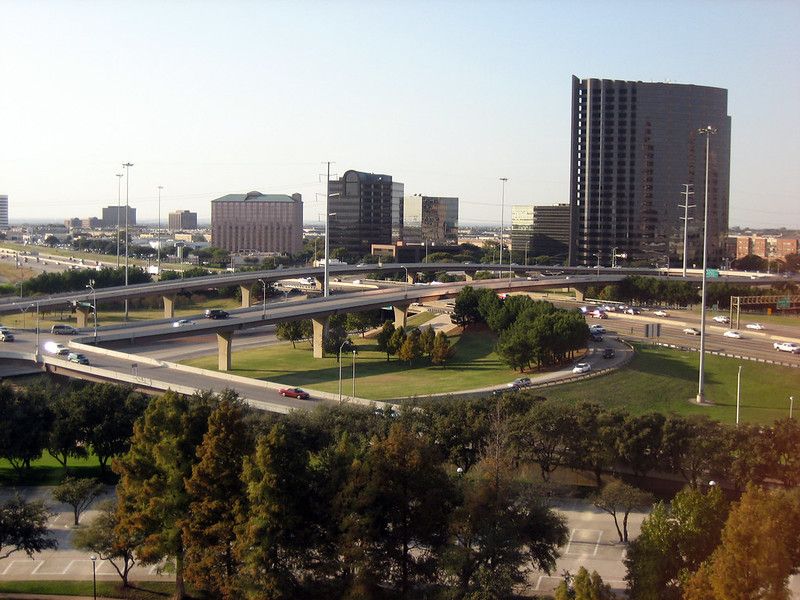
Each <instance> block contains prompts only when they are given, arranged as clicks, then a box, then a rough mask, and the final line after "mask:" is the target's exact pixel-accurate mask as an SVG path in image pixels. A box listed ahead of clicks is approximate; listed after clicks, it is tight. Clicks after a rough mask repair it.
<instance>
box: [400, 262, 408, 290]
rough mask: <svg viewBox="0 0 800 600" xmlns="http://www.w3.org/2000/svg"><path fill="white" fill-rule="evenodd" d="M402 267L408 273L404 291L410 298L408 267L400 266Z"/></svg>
mask: <svg viewBox="0 0 800 600" xmlns="http://www.w3.org/2000/svg"><path fill="white" fill-rule="evenodd" d="M400 267H401V268H402V269H403V270H404V271H405V272H406V283H405V285H404V286H403V291H404V292H405V293H406V296H408V267H406V266H405V265H400Z"/></svg>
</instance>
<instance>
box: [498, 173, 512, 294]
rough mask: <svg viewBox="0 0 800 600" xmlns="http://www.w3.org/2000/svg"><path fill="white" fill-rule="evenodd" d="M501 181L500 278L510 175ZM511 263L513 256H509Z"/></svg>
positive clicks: (501, 274) (501, 275)
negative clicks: (507, 188) (507, 184)
mask: <svg viewBox="0 0 800 600" xmlns="http://www.w3.org/2000/svg"><path fill="white" fill-rule="evenodd" d="M500 181H501V182H502V183H501V184H500V190H501V191H500V278H501V279H502V278H503V235H504V233H505V211H506V181H508V177H501V178H500ZM508 262H509V264H510V263H511V257H510V256H509V257H508Z"/></svg>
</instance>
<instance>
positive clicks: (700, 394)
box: [697, 125, 717, 404]
mask: <svg viewBox="0 0 800 600" xmlns="http://www.w3.org/2000/svg"><path fill="white" fill-rule="evenodd" d="M716 132H717V130H716V129H714V128H713V127H711V125H707V126H706V127H703V128H702V129H699V130H698V131H697V133H698V134H700V135H705V136H706V185H705V192H704V194H703V204H704V207H703V208H704V210H703V212H704V213H705V214H704V217H703V274H702V277H703V286H702V291H701V299H700V369H699V370H700V374H699V376H698V381H697V403H698V404H703V403H704V402H705V396H704V391H705V390H704V389H703V384H704V381H703V368H704V367H705V353H706V268H707V266H708V205H709V204H711V203H710V202H709V201H708V167H709V162H710V159H709V156H710V153H711V136H712V135H713V134H715V133H716Z"/></svg>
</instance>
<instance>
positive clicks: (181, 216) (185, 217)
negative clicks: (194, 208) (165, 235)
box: [169, 210, 197, 231]
mask: <svg viewBox="0 0 800 600" xmlns="http://www.w3.org/2000/svg"><path fill="white" fill-rule="evenodd" d="M182 229H197V213H196V212H191V211H188V210H176V211H174V212H171V213H169V230H170V231H180V230H182Z"/></svg>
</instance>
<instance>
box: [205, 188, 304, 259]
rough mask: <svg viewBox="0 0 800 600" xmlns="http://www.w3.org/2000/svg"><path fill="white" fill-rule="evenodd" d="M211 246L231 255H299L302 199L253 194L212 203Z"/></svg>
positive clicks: (231, 195) (301, 231) (301, 229)
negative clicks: (266, 253)
mask: <svg viewBox="0 0 800 600" xmlns="http://www.w3.org/2000/svg"><path fill="white" fill-rule="evenodd" d="M211 243H212V244H214V246H216V247H218V248H224V249H225V250H228V251H229V252H280V253H282V254H283V253H285V254H296V253H297V252H300V251H301V250H302V249H303V199H302V196H301V195H300V194H292V195H291V196H287V195H285V194H262V193H261V192H250V193H248V194H228V195H227V196H222V197H221V198H217V199H216V200H212V201H211Z"/></svg>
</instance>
